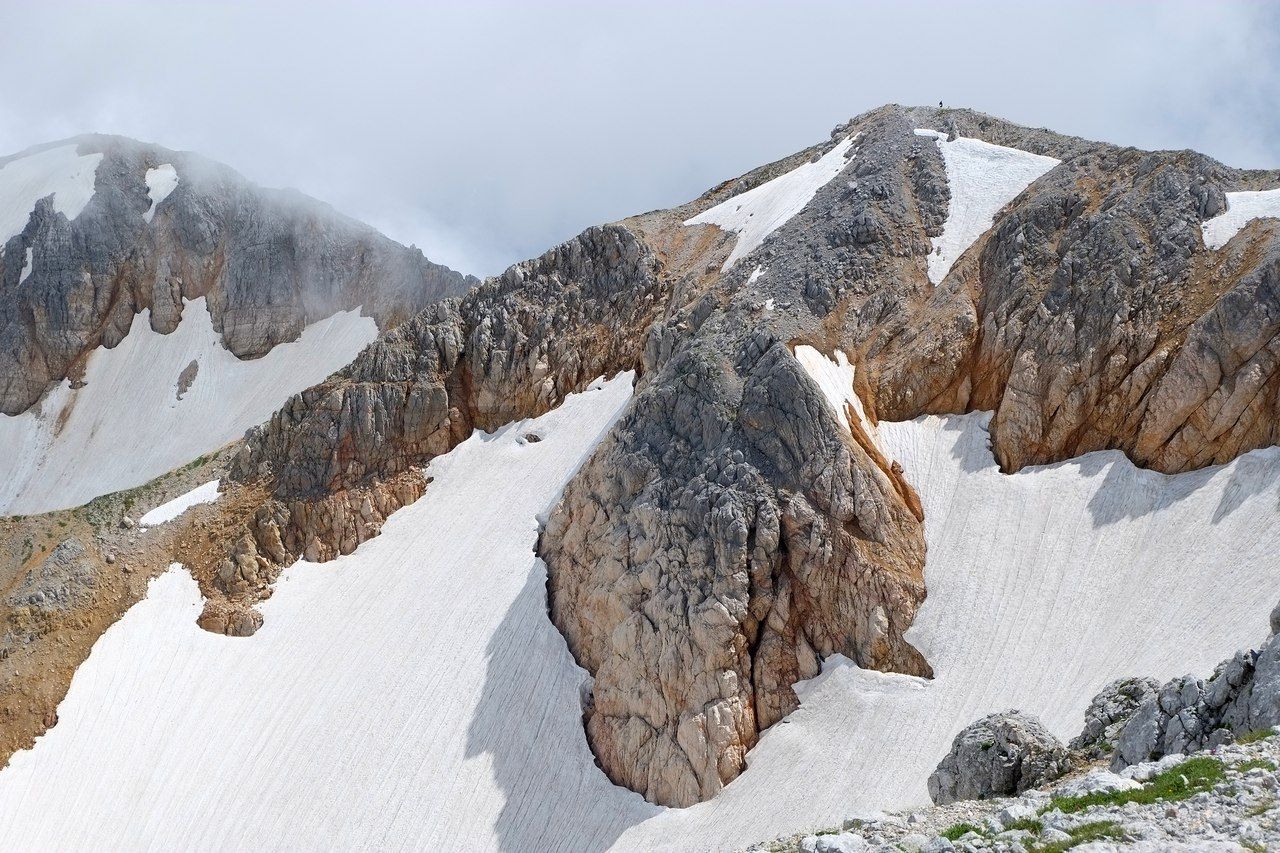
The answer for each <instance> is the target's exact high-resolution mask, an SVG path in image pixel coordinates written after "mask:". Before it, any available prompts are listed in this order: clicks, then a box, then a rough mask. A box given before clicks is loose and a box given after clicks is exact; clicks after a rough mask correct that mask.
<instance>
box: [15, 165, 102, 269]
mask: <svg viewBox="0 0 1280 853" xmlns="http://www.w3.org/2000/svg"><path fill="white" fill-rule="evenodd" d="M101 162H102V155H101V154H85V155H84V156H81V155H79V154H77V153H76V146H75V145H60V146H58V147H57V148H50V149H48V150H46V151H40V152H38V153H36V154H28V155H27V156H26V157H20V158H18V159H17V160H10V161H9V162H8V163H5V164H4V165H3V166H0V244H3V243H7V242H8V241H9V240H10V238H12V237H13V236H14V235H15V234H17V233H19V232H20V231H22V229H23V228H25V227H26V226H27V220H29V219H30V218H31V211H32V210H34V209H35V206H36V202H37V201H39V200H40V199H42V198H44V197H45V196H47V195H49V194H50V193H52V194H53V209H54V210H56V211H57V212H58V213H61V214H62V215H63V216H65V217H67V219H75V218H76V217H77V216H79V215H80V212H81V211H82V210H84V208H85V205H87V204H88V203H89V199H91V198H93V181H94V176H95V175H96V174H97V171H98V164H99V163H101Z"/></svg>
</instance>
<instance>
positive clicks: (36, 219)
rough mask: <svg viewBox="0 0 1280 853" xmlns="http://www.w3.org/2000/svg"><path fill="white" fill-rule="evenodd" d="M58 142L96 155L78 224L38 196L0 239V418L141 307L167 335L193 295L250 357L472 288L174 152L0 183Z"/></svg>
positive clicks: (306, 205)
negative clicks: (319, 330)
mask: <svg viewBox="0 0 1280 853" xmlns="http://www.w3.org/2000/svg"><path fill="white" fill-rule="evenodd" d="M68 144H73V145H75V146H76V148H77V151H78V153H80V154H82V155H85V154H94V153H100V154H102V155H103V156H102V159H101V161H100V163H99V164H98V167H97V172H96V176H95V183H94V192H93V196H92V197H91V198H90V200H89V202H88V204H87V205H86V206H85V207H84V210H83V211H82V212H81V213H80V214H79V215H78V216H76V217H75V218H74V219H73V220H70V221H69V220H68V219H67V218H66V216H65V215H63V214H62V213H61V212H58V211H57V210H56V209H55V206H54V205H53V204H52V203H51V200H50V198H49V197H46V198H44V199H41V200H40V201H39V202H37V203H36V205H35V207H34V209H33V210H32V211H31V215H30V217H29V219H28V221H27V223H26V225H25V227H24V228H23V229H22V230H21V231H20V232H19V233H17V234H15V235H12V236H10V235H8V234H5V235H0V240H7V242H6V243H5V244H4V245H3V247H2V248H3V255H2V256H0V412H3V413H5V414H11V415H12V414H17V413H19V412H22V411H24V410H25V409H27V408H28V407H29V406H31V405H32V404H33V403H35V402H36V401H37V400H38V399H39V398H40V395H41V394H42V393H43V392H44V390H45V389H46V388H47V387H48V386H49V384H50V383H52V382H56V381H59V380H61V379H63V378H64V377H67V376H72V377H73V378H74V375H75V373H76V371H77V369H78V367H79V366H80V364H81V362H82V360H83V358H84V357H85V356H86V355H87V354H88V352H89V351H91V350H93V349H94V348H95V347H98V346H107V347H113V346H115V345H116V344H117V343H119V341H120V340H121V338H123V337H124V335H125V334H126V333H127V332H128V330H129V326H130V323H131V322H132V320H133V317H134V315H135V314H138V313H139V312H141V311H143V310H145V309H149V310H150V312H151V314H150V317H151V327H152V328H153V329H154V330H155V331H158V332H162V333H168V332H171V331H173V330H174V328H176V326H177V324H178V321H179V320H180V318H181V314H182V305H183V300H184V299H195V298H198V297H201V296H203V297H206V298H207V300H208V305H209V310H210V314H211V316H212V318H213V324H214V328H215V329H216V330H217V331H218V332H220V333H221V336H222V340H223V343H224V344H225V345H226V347H227V348H228V349H229V350H230V351H231V352H233V353H235V354H236V355H237V356H239V357H241V358H254V357H257V356H261V355H263V354H265V353H266V352H267V351H268V350H270V349H271V348H272V347H273V346H275V345H276V344H279V343H283V342H286V341H291V340H294V339H296V338H297V336H298V335H299V334H300V333H301V331H302V329H303V328H304V327H305V326H306V325H308V324H309V323H312V322H315V321H316V320H319V319H323V318H324V317H328V316H330V315H331V314H333V313H334V312H336V311H339V310H351V309H355V308H360V309H361V310H362V311H363V312H364V313H365V314H366V315H368V316H372V317H374V318H375V319H376V320H377V321H378V323H379V326H380V327H381V328H384V329H385V328H388V327H390V326H392V325H394V324H396V323H397V322H399V321H402V320H405V319H407V318H409V317H411V316H413V315H414V314H415V313H417V312H418V311H420V310H421V309H422V308H423V307H425V306H426V305H428V304H430V303H432V302H434V301H436V300H438V299H440V298H442V297H446V296H450V295H454V294H458V293H461V292H463V291H465V290H466V289H467V288H468V287H469V286H470V285H472V284H474V283H475V280H474V279H471V278H467V277H464V276H462V275H460V274H458V273H456V272H453V271H452V270H449V269H447V268H446V267H442V266H440V265H438V264H433V263H431V262H430V261H428V260H427V259H426V258H424V257H423V256H422V253H421V252H419V251H418V250H417V249H412V248H406V247H404V246H401V245H399V244H398V243H395V242H393V241H391V240H389V239H387V238H386V237H383V236H382V235H381V234H379V233H378V232H376V231H374V230H373V229H372V228H370V227H368V226H366V225H363V224H361V223H359V222H356V221H354V220H351V219H348V218H347V217H344V216H342V215H341V214H339V213H337V212H336V211H334V210H333V209H332V208H330V207H328V206H327V205H324V204H322V203H320V202H318V201H315V200H313V199H310V198H307V197H306V196H303V195H301V194H300V193H297V192H294V191H289V190H267V189H261V188H258V187H255V186H253V185H251V184H249V183H248V182H247V181H245V180H244V179H243V178H241V177H240V176H239V175H238V174H236V173H235V172H234V171H232V170H231V169H229V168H227V167H225V166H222V165H219V164H217V163H213V162H211V161H208V160H205V159H204V158H201V157H199V156H196V155H194V154H190V153H186V152H179V151H170V150H168V149H165V148H161V147H159V146H155V145H147V144H144V143H140V142H135V141H133V140H129V139H125V138H122V137H113V136H82V137H76V138H74V139H72V140H66V141H63V142H59V143H52V144H50V145H45V146H40V147H38V148H36V149H31V150H30V151H25V152H22V153H21V154H17V155H14V156H13V157H9V158H5V159H2V160H0V169H3V168H4V167H5V166H6V165H8V164H9V163H11V162H14V161H17V160H20V159H21V158H23V157H26V156H28V155H30V154H32V153H38V152H39V151H43V150H46V149H49V148H53V147H56V146H63V145H68ZM165 164H168V165H172V166H173V167H174V168H175V169H176V171H177V175H178V183H177V186H176V188H174V189H173V191H172V192H171V193H170V194H169V195H168V197H166V198H165V199H164V200H163V201H162V202H161V203H160V204H159V205H158V206H156V207H155V209H154V211H151V206H152V200H151V198H150V196H149V195H148V186H147V183H146V175H147V171H148V170H149V169H154V168H156V167H158V166H161V165H165ZM148 211H151V216H150V218H147V217H146V216H144V214H147V213H148ZM28 257H30V259H31V262H30V267H29V269H27V270H26V275H25V277H24V267H26V259H27V258H28Z"/></svg>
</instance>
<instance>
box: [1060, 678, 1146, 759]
mask: <svg viewBox="0 0 1280 853" xmlns="http://www.w3.org/2000/svg"><path fill="white" fill-rule="evenodd" d="M1159 689H1160V682H1158V681H1156V680H1155V679H1154V678H1121V679H1118V680H1116V681H1113V682H1111V683H1110V684H1108V685H1107V686H1106V687H1104V688H1103V689H1102V691H1101V692H1100V693H1098V695H1097V696H1094V697H1093V701H1091V702H1090V703H1089V707H1088V708H1087V709H1086V710H1085V712H1084V729H1083V730H1082V731H1081V732H1080V734H1079V735H1077V736H1076V737H1075V738H1073V739H1072V740H1071V743H1070V744H1069V746H1070V747H1071V749H1072V750H1075V751H1076V752H1079V753H1081V754H1082V755H1083V756H1084V757H1085V758H1090V759H1093V758H1102V757H1104V756H1107V755H1110V754H1111V753H1112V752H1114V751H1115V747H1116V740H1117V738H1119V736H1120V731H1121V729H1123V728H1124V727H1125V724H1127V723H1128V722H1129V720H1130V718H1132V717H1133V715H1134V713H1135V712H1137V710H1138V708H1139V707H1140V706H1141V705H1142V703H1143V702H1145V701H1146V700H1148V699H1151V698H1154V697H1155V695H1156V693H1157V692H1158V691H1159Z"/></svg>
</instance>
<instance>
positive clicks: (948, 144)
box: [916, 129, 1062, 284]
mask: <svg viewBox="0 0 1280 853" xmlns="http://www.w3.org/2000/svg"><path fill="white" fill-rule="evenodd" d="M916 136H925V137H931V138H932V139H934V140H935V141H936V142H937V144H938V150H940V151H941V152H942V159H943V162H944V163H945V164H946V169H947V184H948V186H949V187H950V190H951V204H950V205H949V207H948V208H947V221H946V223H945V224H944V225H943V226H942V234H941V236H938V237H934V238H933V252H932V253H931V254H930V255H929V281H931V282H933V283H934V284H938V283H939V282H941V281H942V280H943V279H944V278H946V276H947V273H948V272H950V270H951V265H952V264H954V263H955V262H956V260H957V259H958V258H959V257H960V256H961V255H962V254H964V252H965V250H966V249H968V248H969V247H970V246H972V245H973V243H974V241H976V240H977V239H978V238H979V237H981V236H982V235H983V234H985V233H986V232H987V231H989V230H990V229H991V224H992V222H993V221H994V220H995V215H996V214H997V213H999V212H1000V209H1001V208H1002V207H1004V206H1005V205H1006V204H1008V203H1009V202H1011V201H1013V200H1014V199H1015V198H1017V197H1018V195H1019V194H1021V193H1022V191H1023V190H1025V189H1026V188H1027V187H1029V186H1031V184H1032V183H1033V182H1034V181H1035V180H1036V179H1037V178H1039V177H1040V176H1041V175H1043V174H1044V173H1045V172H1048V171H1049V170H1050V169H1052V168H1053V167H1054V166H1057V165H1058V164H1059V163H1060V162H1062V161H1060V160H1056V159H1054V158H1053V157H1044V156H1041V155H1039V154H1032V153H1030V152H1028V151H1022V150H1019V149H1017V148H1006V147H1005V146H1003V145H992V144H991V143H990V142H983V141H982V140H981V139H970V138H968V137H965V136H959V137H956V138H955V139H954V140H951V141H948V140H947V136H946V134H943V133H939V132H938V131H936V130H927V129H920V130H917V131H916Z"/></svg>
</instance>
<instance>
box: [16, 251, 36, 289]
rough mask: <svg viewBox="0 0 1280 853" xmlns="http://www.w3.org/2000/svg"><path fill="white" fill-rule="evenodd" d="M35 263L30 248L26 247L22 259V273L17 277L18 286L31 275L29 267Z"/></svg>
mask: <svg viewBox="0 0 1280 853" xmlns="http://www.w3.org/2000/svg"><path fill="white" fill-rule="evenodd" d="M34 261H35V254H34V252H32V250H31V247H30V246H28V247H27V251H26V253H25V255H24V257H23V259H22V273H21V274H20V275H19V276H18V284H22V283H23V282H24V281H26V280H27V276H29V275H31V266H32V263H33V262H34Z"/></svg>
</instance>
